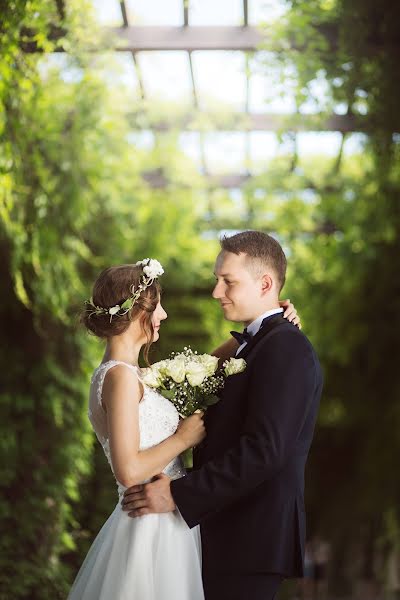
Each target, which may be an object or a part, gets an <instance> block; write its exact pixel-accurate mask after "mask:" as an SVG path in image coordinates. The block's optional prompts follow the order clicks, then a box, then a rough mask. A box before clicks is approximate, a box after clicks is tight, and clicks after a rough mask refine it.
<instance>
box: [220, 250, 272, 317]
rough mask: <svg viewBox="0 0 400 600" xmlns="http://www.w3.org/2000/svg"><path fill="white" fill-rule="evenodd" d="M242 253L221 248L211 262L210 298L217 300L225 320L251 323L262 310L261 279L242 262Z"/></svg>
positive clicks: (243, 255)
mask: <svg viewBox="0 0 400 600" xmlns="http://www.w3.org/2000/svg"><path fill="white" fill-rule="evenodd" d="M246 258H247V257H246V254H243V253H240V254H233V253H232V252H226V251H222V252H220V254H219V255H218V257H217V260H216V263H215V271H214V273H215V278H216V285H215V288H214V290H213V294H212V295H213V298H215V299H216V300H219V302H220V304H221V307H222V310H223V312H224V317H225V319H227V320H228V321H237V322H243V323H251V322H252V321H253V320H254V319H256V318H257V317H258V316H259V314H261V313H262V312H263V310H262V308H261V306H262V301H263V300H262V299H263V292H262V282H261V278H257V277H255V275H254V273H253V272H252V271H251V270H250V269H249V265H248V262H246Z"/></svg>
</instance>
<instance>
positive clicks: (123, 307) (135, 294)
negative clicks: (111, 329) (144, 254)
mask: <svg viewBox="0 0 400 600" xmlns="http://www.w3.org/2000/svg"><path fill="white" fill-rule="evenodd" d="M136 265H138V266H142V267H143V273H144V274H143V275H142V276H141V278H140V280H139V285H138V286H137V288H136V289H135V285H134V284H132V285H131V287H130V291H131V295H130V296H129V298H127V299H126V300H124V302H122V303H121V304H116V305H115V306H110V308H103V307H102V306H96V305H95V304H94V303H93V298H90V300H86V301H85V304H86V305H87V306H88V308H87V310H88V311H90V314H89V317H91V316H92V315H110V323H111V321H112V318H113V317H122V316H123V315H126V314H127V313H128V312H129V311H130V310H131V308H132V306H133V305H134V304H135V302H137V300H138V298H139V296H140V294H141V293H142V292H144V290H145V289H147V288H148V287H149V286H150V285H151V284H152V283H153V282H154V280H155V279H157V278H158V277H159V276H160V275H162V274H163V273H164V269H163V268H162V266H161V264H160V263H159V262H158V260H155V259H154V258H145V259H144V260H139V261H138V262H137V263H136Z"/></svg>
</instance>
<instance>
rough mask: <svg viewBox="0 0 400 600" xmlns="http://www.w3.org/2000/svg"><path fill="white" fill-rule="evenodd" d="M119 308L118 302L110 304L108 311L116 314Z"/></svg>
mask: <svg viewBox="0 0 400 600" xmlns="http://www.w3.org/2000/svg"><path fill="white" fill-rule="evenodd" d="M120 308H121V307H120V305H119V304H117V305H116V306H112V307H111V308H109V309H108V313H109V314H110V315H116V314H117V312H118V311H119V309H120Z"/></svg>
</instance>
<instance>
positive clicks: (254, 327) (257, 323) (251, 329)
mask: <svg viewBox="0 0 400 600" xmlns="http://www.w3.org/2000/svg"><path fill="white" fill-rule="evenodd" d="M279 313H283V308H272V309H271V310H267V311H266V312H265V313H263V314H262V315H260V316H259V317H257V319H254V321H252V322H251V323H250V325H248V326H247V331H248V333H250V335H252V336H253V337H254V336H255V335H256V333H258V331H259V329H260V327H261V323H262V322H263V320H264V319H265V318H266V317H271V316H272V315H277V314H279Z"/></svg>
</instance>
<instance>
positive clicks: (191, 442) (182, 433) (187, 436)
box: [175, 411, 206, 449]
mask: <svg viewBox="0 0 400 600" xmlns="http://www.w3.org/2000/svg"><path fill="white" fill-rule="evenodd" d="M203 417H204V413H203V412H201V411H200V412H198V413H195V414H194V415H192V416H191V417H186V419H181V420H180V421H179V424H178V428H177V430H176V432H175V435H177V436H179V437H180V438H181V439H182V441H183V443H184V444H185V448H186V449H187V448H193V446H198V444H200V442H201V441H202V440H204V438H205V437H206V429H205V427H204V421H203Z"/></svg>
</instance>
